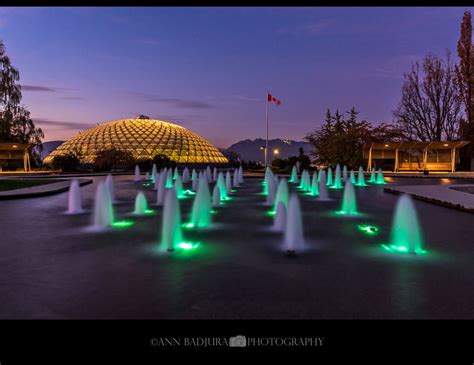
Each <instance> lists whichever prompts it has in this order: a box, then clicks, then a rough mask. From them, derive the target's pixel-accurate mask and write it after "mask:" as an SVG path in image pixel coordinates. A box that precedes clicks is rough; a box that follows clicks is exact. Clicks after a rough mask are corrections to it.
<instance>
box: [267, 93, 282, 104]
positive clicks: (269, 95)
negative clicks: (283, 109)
mask: <svg viewBox="0 0 474 365" xmlns="http://www.w3.org/2000/svg"><path fill="white" fill-rule="evenodd" d="M267 101H268V102H270V103H273V104H275V105H281V101H280V100H278V99H277V98H275V97H274V96H273V95H272V94H270V93H267Z"/></svg>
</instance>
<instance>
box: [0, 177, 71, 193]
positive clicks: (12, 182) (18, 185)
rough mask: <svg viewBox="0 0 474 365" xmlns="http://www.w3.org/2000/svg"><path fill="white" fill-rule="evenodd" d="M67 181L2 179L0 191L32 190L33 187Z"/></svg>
mask: <svg viewBox="0 0 474 365" xmlns="http://www.w3.org/2000/svg"><path fill="white" fill-rule="evenodd" d="M60 181H65V180H57V179H21V180H20V179H18V180H17V179H1V180H0V191H6V190H15V189H23V188H31V187H33V186H38V185H45V184H52V183H57V182H60Z"/></svg>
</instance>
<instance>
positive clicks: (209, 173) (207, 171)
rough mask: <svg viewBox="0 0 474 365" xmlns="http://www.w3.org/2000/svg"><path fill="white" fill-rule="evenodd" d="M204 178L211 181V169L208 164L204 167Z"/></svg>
mask: <svg viewBox="0 0 474 365" xmlns="http://www.w3.org/2000/svg"><path fill="white" fill-rule="evenodd" d="M206 179H207V181H208V182H209V181H212V171H211V167H210V166H209V165H208V166H207V167H206Z"/></svg>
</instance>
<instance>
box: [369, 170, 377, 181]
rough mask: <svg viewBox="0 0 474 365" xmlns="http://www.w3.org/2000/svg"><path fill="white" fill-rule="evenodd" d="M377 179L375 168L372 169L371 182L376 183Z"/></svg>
mask: <svg viewBox="0 0 474 365" xmlns="http://www.w3.org/2000/svg"><path fill="white" fill-rule="evenodd" d="M376 181H377V180H376V178H375V169H372V171H371V172H370V180H369V182H371V183H375V182H376Z"/></svg>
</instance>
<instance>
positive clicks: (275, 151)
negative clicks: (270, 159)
mask: <svg viewBox="0 0 474 365" xmlns="http://www.w3.org/2000/svg"><path fill="white" fill-rule="evenodd" d="M279 153H280V151H278V148H275V149H274V150H273V154H274V155H275V156H277V155H278V154H279Z"/></svg>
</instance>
